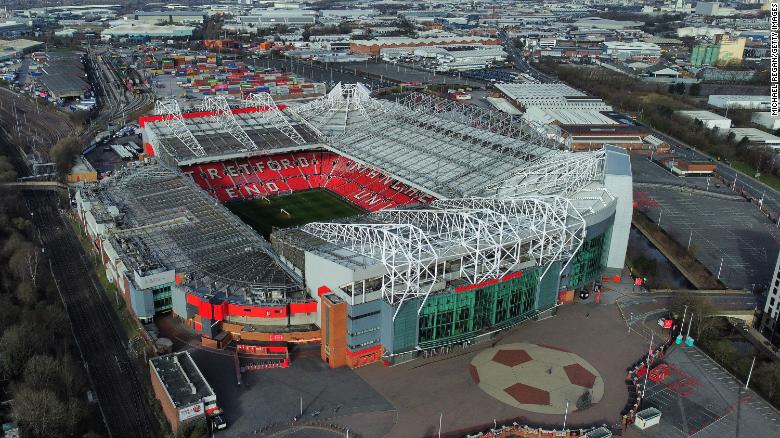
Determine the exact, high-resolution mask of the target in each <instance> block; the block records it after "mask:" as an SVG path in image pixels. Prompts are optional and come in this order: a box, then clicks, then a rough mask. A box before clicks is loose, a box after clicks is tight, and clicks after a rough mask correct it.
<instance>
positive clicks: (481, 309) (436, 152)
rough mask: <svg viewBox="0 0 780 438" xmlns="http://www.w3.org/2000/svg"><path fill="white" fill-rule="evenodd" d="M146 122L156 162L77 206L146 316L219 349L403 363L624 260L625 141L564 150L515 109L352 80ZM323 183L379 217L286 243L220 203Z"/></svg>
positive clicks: (486, 328) (82, 197) (312, 231)
mask: <svg viewBox="0 0 780 438" xmlns="http://www.w3.org/2000/svg"><path fill="white" fill-rule="evenodd" d="M141 125H142V126H143V135H144V144H145V149H146V152H147V155H148V156H149V157H150V158H149V159H147V160H145V162H143V163H138V164H136V165H132V166H130V167H128V168H126V169H124V170H122V171H120V172H118V173H117V174H115V175H114V176H112V177H110V178H108V179H106V180H104V181H102V182H101V183H100V184H99V185H94V186H88V187H85V188H84V189H82V190H80V191H79V193H78V194H77V197H76V200H77V205H78V212H79V217H80V218H81V220H82V222H83V223H84V226H85V229H86V230H87V231H88V233H89V235H90V236H92V238H93V239H94V241H95V244H96V246H98V247H99V248H101V252H102V254H103V261H104V264H105V265H106V271H107V273H108V277H109V279H111V280H112V281H114V282H116V284H117V285H118V286H119V288H120V289H121V290H122V292H123V295H124V296H125V297H126V299H127V301H128V303H129V304H130V306H131V307H132V309H133V311H134V312H135V313H136V315H137V316H138V317H139V318H141V319H150V318H152V317H153V316H154V315H155V314H157V313H161V312H166V311H169V310H170V311H172V312H173V313H174V314H175V315H176V316H177V317H180V318H182V319H183V320H185V321H187V323H188V324H189V325H191V326H192V327H194V328H195V329H196V330H197V331H199V332H200V333H201V334H202V335H203V339H204V342H205V341H206V340H208V342H213V343H214V344H215V345H218V346H219V345H224V344H226V343H227V342H230V341H231V340H235V341H238V342H241V341H242V340H272V341H280V340H285V341H288V342H299V341H307V340H321V342H322V348H321V354H322V358H323V360H324V361H327V362H328V363H329V364H330V366H333V367H338V366H343V365H347V366H350V367H356V366H362V365H365V364H367V363H372V362H376V361H379V360H382V361H384V362H385V363H386V364H394V363H399V362H403V361H406V360H409V359H412V358H414V357H416V356H417V355H419V354H423V353H424V352H426V351H429V350H434V349H440V348H446V347H448V346H450V345H453V344H462V343H466V342H473V341H475V340H479V339H485V338H486V337H488V336H490V335H491V334H493V333H496V332H497V331H499V330H503V329H506V328H508V327H511V326H514V325H516V324H519V323H521V322H523V321H528V320H532V319H535V318H539V317H541V316H545V315H549V314H551V313H554V310H555V308H556V306H557V305H558V304H559V297H560V296H561V294H562V293H566V291H570V290H573V289H578V288H583V287H591V286H592V284H593V283H594V281H597V280H598V279H599V278H600V276H602V275H604V274H609V275H612V274H618V273H619V272H620V271H621V270H622V268H623V265H624V258H625V251H626V246H627V243H628V233H629V228H630V222H631V214H632V190H631V167H630V161H629V157H628V155H627V153H626V152H625V151H623V150H622V149H619V148H615V147H610V146H607V147H605V148H603V149H601V150H598V151H589V152H578V153H574V152H570V151H564V150H559V149H558V148H557V145H556V144H554V143H553V142H552V141H551V140H549V139H548V138H547V137H546V136H544V135H540V134H539V130H538V129H537V128H536V127H533V126H529V125H526V124H524V122H522V123H521V122H518V121H516V120H514V119H512V118H511V117H510V116H508V115H505V114H502V113H498V112H494V111H490V110H484V109H480V108H477V107H474V106H469V105H463V104H460V103H457V102H452V101H447V100H444V99H439V98H436V97H433V96H430V95H425V94H416V93H413V94H409V95H405V96H403V97H402V98H399V99H398V100H395V101H390V100H380V99H375V98H372V97H370V95H369V91H368V90H367V89H366V88H365V87H363V86H362V85H361V84H355V85H351V84H350V85H342V84H338V85H337V86H336V87H335V88H334V89H333V90H332V91H331V92H330V93H329V94H328V95H326V96H324V97H322V98H320V99H317V100H315V101H311V102H308V103H305V104H301V105H298V106H296V107H291V108H286V107H284V106H281V105H280V106H277V105H276V104H275V103H274V102H273V100H272V99H271V98H270V96H268V95H252V96H250V98H248V99H246V100H242V101H240V102H238V101H237V102H230V101H228V100H226V99H225V98H224V97H221V96H216V97H209V98H207V99H206V100H205V101H204V104H203V110H202V111H200V112H195V113H182V112H181V110H180V109H179V107H178V105H177V104H176V102H175V101H161V102H158V104H157V107H156V115H154V116H150V117H144V118H142V119H141ZM313 189H324V190H328V191H331V192H333V193H336V194H338V195H339V196H340V197H342V198H344V199H345V200H347V201H349V202H350V203H352V204H354V205H356V206H358V207H360V208H362V209H363V210H365V211H366V212H367V213H366V214H364V215H360V216H356V217H350V218H347V219H337V220H334V221H331V222H314V223H309V224H305V225H303V226H300V227H294V228H285V229H276V230H274V231H273V232H272V233H271V236H270V242H268V241H267V240H265V239H264V238H262V237H261V236H259V235H258V234H257V233H256V232H255V231H254V230H252V229H251V228H250V227H249V226H248V225H246V224H244V223H243V222H241V221H240V220H239V219H238V218H237V217H235V216H234V215H233V214H232V213H230V212H229V211H228V210H227V208H225V207H224V206H223V205H222V204H223V203H224V202H227V201H232V200H243V199H257V198H271V197H274V196H284V195H286V194H291V193H294V192H298V191H305V190H313Z"/></svg>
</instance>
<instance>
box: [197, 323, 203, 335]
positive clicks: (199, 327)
mask: <svg viewBox="0 0 780 438" xmlns="http://www.w3.org/2000/svg"><path fill="white" fill-rule="evenodd" d="M195 330H196V331H199V332H202V331H203V325H202V324H201V323H199V322H198V321H195Z"/></svg>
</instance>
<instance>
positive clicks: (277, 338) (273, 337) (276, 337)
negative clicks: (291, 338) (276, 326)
mask: <svg viewBox="0 0 780 438" xmlns="http://www.w3.org/2000/svg"><path fill="white" fill-rule="evenodd" d="M269 338H270V339H271V340H272V341H284V335H278V334H272V335H270V336H269Z"/></svg>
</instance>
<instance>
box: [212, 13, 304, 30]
mask: <svg viewBox="0 0 780 438" xmlns="http://www.w3.org/2000/svg"><path fill="white" fill-rule="evenodd" d="M317 20H318V16H317V12H316V11H310V10H304V9H287V10H285V9H278V10H277V9H267V10H257V11H256V13H253V14H251V15H239V16H237V17H235V18H234V19H232V20H228V21H226V22H225V28H226V29H229V30H234V31H238V32H249V33H256V32H257V31H258V29H269V28H272V27H275V26H279V25H285V26H296V27H303V26H311V25H314V24H316V23H317Z"/></svg>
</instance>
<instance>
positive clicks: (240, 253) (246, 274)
mask: <svg viewBox="0 0 780 438" xmlns="http://www.w3.org/2000/svg"><path fill="white" fill-rule="evenodd" d="M87 196H89V197H91V198H92V199H93V200H97V201H100V203H101V204H102V205H103V206H105V207H107V208H114V209H116V210H118V213H119V220H118V221H117V222H118V224H119V226H118V227H117V228H115V229H113V230H112V231H110V232H109V234H108V235H109V238H110V239H111V241H112V244H113V247H114V248H115V249H116V250H117V251H118V252H119V253H120V254H122V255H124V256H125V257H123V259H128V258H132V257H130V256H132V255H133V254H135V253H136V252H137V251H139V249H142V250H143V251H144V252H146V254H145V256H144V259H146V260H154V261H157V262H158V263H159V264H161V265H163V266H164V267H165V268H167V269H175V271H176V272H177V273H183V274H185V275H186V276H187V278H186V282H187V283H189V284H191V285H192V287H193V288H213V289H214V290H224V291H227V292H228V294H231V293H232V294H235V295H239V296H244V297H246V298H248V299H250V300H253V301H255V302H274V301H276V300H295V299H296V297H297V298H303V294H302V290H303V286H302V281H301V279H300V278H299V277H298V276H297V275H296V274H294V273H293V272H291V271H289V270H286V269H285V268H283V266H284V265H283V264H281V263H279V258H278V256H277V255H276V254H275V253H274V252H273V251H272V249H271V246H270V244H269V243H268V242H267V241H266V240H265V239H263V238H262V237H261V236H259V235H258V234H257V233H256V232H255V231H254V230H252V228H250V227H249V226H248V225H246V224H244V223H243V222H241V220H240V219H238V218H237V217H236V216H234V215H233V214H232V213H230V212H229V211H228V210H227V209H226V208H225V207H223V206H222V205H220V204H219V203H217V202H215V201H214V199H213V198H211V197H210V196H209V195H208V194H207V193H205V192H204V191H203V190H201V189H200V188H199V187H198V186H196V185H195V183H194V182H193V181H192V179H191V178H189V177H188V176H186V175H184V174H182V173H180V172H177V171H175V170H171V169H168V168H166V167H165V166H163V165H161V164H156V163H155V164H139V165H137V166H130V167H128V168H125V169H123V170H122V171H119V172H118V173H117V174H115V175H114V176H113V177H111V178H108V179H106V180H103V181H102V182H101V190H98V191H95V192H93V193H92V194H91V195H90V194H87ZM125 252H127V253H128V254H124V253H125ZM129 267H130V268H131V269H133V267H132V266H129ZM297 295H300V296H297Z"/></svg>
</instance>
